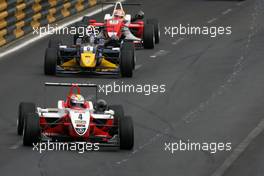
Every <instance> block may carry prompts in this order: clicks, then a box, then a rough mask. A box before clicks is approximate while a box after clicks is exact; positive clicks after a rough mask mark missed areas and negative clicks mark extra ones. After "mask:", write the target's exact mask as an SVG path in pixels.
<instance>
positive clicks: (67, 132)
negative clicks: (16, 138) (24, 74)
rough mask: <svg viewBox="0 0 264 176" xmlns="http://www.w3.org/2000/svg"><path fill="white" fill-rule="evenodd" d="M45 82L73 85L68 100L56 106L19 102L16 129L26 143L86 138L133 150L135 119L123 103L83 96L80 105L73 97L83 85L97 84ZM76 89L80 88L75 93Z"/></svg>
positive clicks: (79, 92)
mask: <svg viewBox="0 0 264 176" xmlns="http://www.w3.org/2000/svg"><path fill="white" fill-rule="evenodd" d="M45 86H64V87H65V86H66V87H71V88H70V91H69V94H68V95H67V98H66V101H63V100H59V101H58V106H57V107H56V108H44V109H43V108H40V107H37V108H36V106H35V104H34V103H25V102H23V103H20V105H19V116H18V123H17V124H18V125H17V133H18V135H23V144H24V145H25V146H31V145H32V144H33V143H38V142H42V141H47V140H48V141H54V140H56V141H58V140H61V141H64V142H65V141H87V142H91V143H99V145H102V146H111V147H120V149H126V150H130V149H132V148H133V145H134V129H133V121H132V118H131V117H130V116H125V115H124V111H123V108H122V106H120V105H115V106H108V105H107V104H106V102H105V101H104V100H97V92H96V100H97V101H96V103H93V102H92V101H89V100H83V102H82V104H81V106H80V105H78V106H77V104H76V103H74V104H72V102H70V98H71V97H72V96H73V95H75V94H76V95H80V94H81V91H80V87H94V88H95V89H96V91H97V85H94V84H72V83H45ZM74 90H77V92H76V93H74Z"/></svg>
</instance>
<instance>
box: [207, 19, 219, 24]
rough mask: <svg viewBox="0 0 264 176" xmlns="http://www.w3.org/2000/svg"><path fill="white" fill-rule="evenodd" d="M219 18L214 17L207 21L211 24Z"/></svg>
mask: <svg viewBox="0 0 264 176" xmlns="http://www.w3.org/2000/svg"><path fill="white" fill-rule="evenodd" d="M216 20H217V18H212V19H211V20H209V21H207V23H208V24H211V23H213V22H215V21H216Z"/></svg>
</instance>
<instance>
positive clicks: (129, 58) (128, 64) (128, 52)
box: [119, 41, 135, 78]
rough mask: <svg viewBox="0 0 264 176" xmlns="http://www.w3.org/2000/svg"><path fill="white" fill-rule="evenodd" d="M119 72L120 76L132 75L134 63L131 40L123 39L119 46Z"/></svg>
mask: <svg viewBox="0 0 264 176" xmlns="http://www.w3.org/2000/svg"><path fill="white" fill-rule="evenodd" d="M120 54H121V56H120V62H119V65H120V72H121V76H122V77H129V78H130V77H132V76H133V70H134V65H135V46H134V43H133V42H127V41H125V42H124V43H123V45H122V46H121V53H120Z"/></svg>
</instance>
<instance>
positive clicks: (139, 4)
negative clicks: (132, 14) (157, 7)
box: [102, 2, 142, 6]
mask: <svg viewBox="0 0 264 176" xmlns="http://www.w3.org/2000/svg"><path fill="white" fill-rule="evenodd" d="M116 3H122V2H102V4H103V5H115V4H116ZM122 5H123V6H133V5H134V6H141V5H142V3H122Z"/></svg>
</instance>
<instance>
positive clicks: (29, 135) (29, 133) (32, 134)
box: [23, 113, 40, 146]
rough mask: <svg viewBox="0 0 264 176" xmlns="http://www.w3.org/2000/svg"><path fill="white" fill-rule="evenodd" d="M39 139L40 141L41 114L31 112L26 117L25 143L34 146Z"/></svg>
mask: <svg viewBox="0 0 264 176" xmlns="http://www.w3.org/2000/svg"><path fill="white" fill-rule="evenodd" d="M39 141H40V125H39V116H38V114H37V113H29V114H27V115H26V118H25V124H24V132H23V145H25V146H32V144H33V143H36V142H39Z"/></svg>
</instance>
